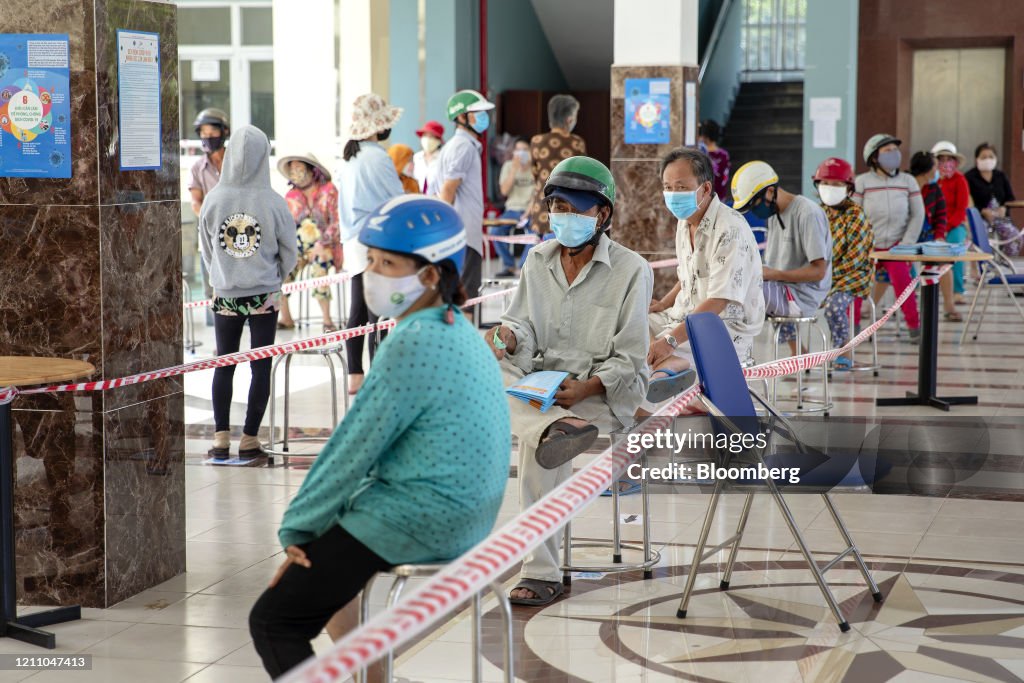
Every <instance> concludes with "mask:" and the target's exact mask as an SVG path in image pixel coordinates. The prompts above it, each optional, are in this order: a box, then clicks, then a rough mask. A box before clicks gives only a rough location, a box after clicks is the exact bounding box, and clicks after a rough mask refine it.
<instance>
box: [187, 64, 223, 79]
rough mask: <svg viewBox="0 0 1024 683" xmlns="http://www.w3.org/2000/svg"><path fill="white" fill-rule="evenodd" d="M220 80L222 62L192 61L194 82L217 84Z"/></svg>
mask: <svg viewBox="0 0 1024 683" xmlns="http://www.w3.org/2000/svg"><path fill="white" fill-rule="evenodd" d="M219 80H220V60H218V59H194V60H192V82H193V83H200V82H209V81H212V82H217V81H219Z"/></svg>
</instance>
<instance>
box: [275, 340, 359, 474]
mask: <svg viewBox="0 0 1024 683" xmlns="http://www.w3.org/2000/svg"><path fill="white" fill-rule="evenodd" d="M296 354H299V355H303V356H320V357H321V358H323V359H324V362H326V363H327V370H328V372H329V373H330V376H331V429H334V428H335V427H337V426H338V382H337V373H336V372H335V366H334V363H335V358H336V359H337V361H338V362H339V363H341V373H342V374H341V376H342V381H343V383H344V384H345V385H346V386H345V389H344V391H342V396H343V397H344V399H343V400H344V401H345V412H348V405H349V399H348V386H347V385H348V364H347V363H346V362H345V345H344V344H343V343H339V344H332V345H330V346H324V347H321V348H318V349H307V350H305V351H296V352H295V353H289V354H286V355H284V356H278V357H277V358H275V359H274V364H273V366H272V367H271V370H270V441H268V442H267V443H265V444H263V450H264V451H266V453H267V456H268V459H267V461H268V463H269V464H271V465H273V464H274V456H275V455H280V456H281V464H282V465H283V466H284V467H288V459H289V456H290V453H289V444H291V443H297V442H311V441H324V439H323V438H321V437H319V436H303V437H298V438H292V439H290V438H288V403H289V399H290V394H291V383H290V377H289V375H290V372H291V365H292V357H293V356H295V355H296ZM282 361H283V362H284V431H283V433H282V435H281V440H280V441H276V440H275V435H276V431H275V426H276V424H277V421H276V416H277V396H276V395H275V391H274V389H275V387H276V385H277V369H278V367H279V366H280V365H281V362H282Z"/></svg>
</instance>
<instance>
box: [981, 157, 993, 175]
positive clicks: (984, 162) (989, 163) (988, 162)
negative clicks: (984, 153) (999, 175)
mask: <svg viewBox="0 0 1024 683" xmlns="http://www.w3.org/2000/svg"><path fill="white" fill-rule="evenodd" d="M996 161H997V159H996V158H995V157H989V158H987V159H978V170H979V171H986V172H989V171H994V170H996Z"/></svg>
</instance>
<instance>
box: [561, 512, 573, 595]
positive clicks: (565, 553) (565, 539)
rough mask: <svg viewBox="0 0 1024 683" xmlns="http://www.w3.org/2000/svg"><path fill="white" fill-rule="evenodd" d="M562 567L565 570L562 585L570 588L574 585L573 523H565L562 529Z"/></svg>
mask: <svg viewBox="0 0 1024 683" xmlns="http://www.w3.org/2000/svg"><path fill="white" fill-rule="evenodd" d="M562 566H564V567H565V569H564V570H563V571H562V585H563V586H565V587H566V588H568V587H569V586H571V585H572V572H571V571H570V570H569V567H571V566H572V521H571V520H570V521H568V522H566V523H565V526H564V527H563V529H562Z"/></svg>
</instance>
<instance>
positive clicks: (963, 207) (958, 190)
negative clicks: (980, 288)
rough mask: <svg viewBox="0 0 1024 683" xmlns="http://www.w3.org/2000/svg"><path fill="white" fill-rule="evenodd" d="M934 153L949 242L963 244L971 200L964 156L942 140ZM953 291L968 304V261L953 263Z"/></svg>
mask: <svg viewBox="0 0 1024 683" xmlns="http://www.w3.org/2000/svg"><path fill="white" fill-rule="evenodd" d="M932 154H934V155H935V158H936V160H937V161H938V162H939V188H940V189H941V190H942V196H943V198H944V199H945V200H946V214H947V218H948V221H949V232H948V233H946V241H947V242H952V243H956V244H959V243H961V242H966V241H967V234H968V233H967V207H968V206H970V202H971V189H970V188H969V187H968V185H967V179H966V178H964V174H963V173H961V172H960V170H959V168H960V164H962V163H963V162H964V155H963V154H960V153H959V152H957V151H956V145H954V144H953V143H952V142H949V141H948V140H940V141H939V142H936V143H935V146H934V147H932ZM953 291H954V292H956V303H958V304H959V303H964V298H963V294H964V264H963V263H954V264H953Z"/></svg>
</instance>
